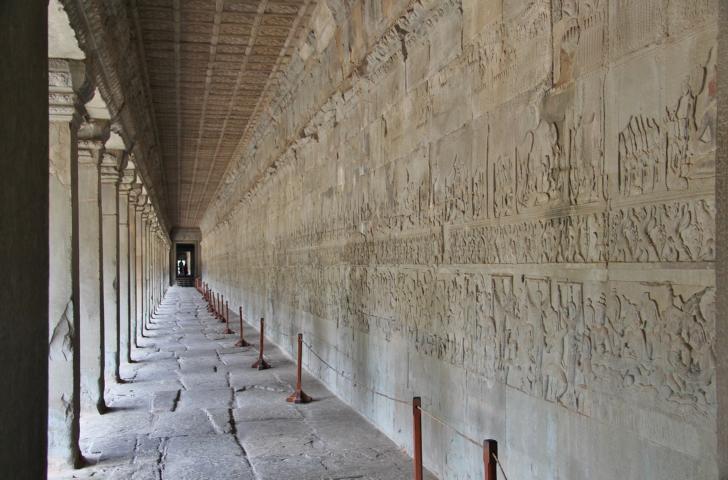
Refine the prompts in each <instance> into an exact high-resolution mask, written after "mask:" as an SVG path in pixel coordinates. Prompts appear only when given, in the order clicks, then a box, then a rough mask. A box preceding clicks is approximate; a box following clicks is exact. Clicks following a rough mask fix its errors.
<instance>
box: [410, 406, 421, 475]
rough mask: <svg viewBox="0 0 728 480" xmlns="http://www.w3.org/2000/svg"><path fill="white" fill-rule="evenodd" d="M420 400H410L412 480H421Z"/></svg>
mask: <svg viewBox="0 0 728 480" xmlns="http://www.w3.org/2000/svg"><path fill="white" fill-rule="evenodd" d="M421 405H422V400H421V399H420V397H414V398H413V399H412V417H413V421H414V425H413V428H412V431H413V436H414V448H413V454H412V460H413V462H414V475H415V478H414V480H423V478H424V477H423V476H422V412H421V411H420V406H421Z"/></svg>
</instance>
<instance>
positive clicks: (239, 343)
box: [235, 306, 251, 347]
mask: <svg viewBox="0 0 728 480" xmlns="http://www.w3.org/2000/svg"><path fill="white" fill-rule="evenodd" d="M235 346H236V347H250V346H251V345H250V344H249V343H248V342H246V341H245V337H243V307H242V306H240V340H238V341H237V343H235Z"/></svg>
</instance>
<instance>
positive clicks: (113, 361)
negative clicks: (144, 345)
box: [99, 150, 123, 384]
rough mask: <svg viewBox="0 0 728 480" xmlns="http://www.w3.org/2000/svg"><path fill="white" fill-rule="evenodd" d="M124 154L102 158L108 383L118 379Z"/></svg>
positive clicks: (103, 259) (102, 234)
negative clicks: (121, 195)
mask: <svg viewBox="0 0 728 480" xmlns="http://www.w3.org/2000/svg"><path fill="white" fill-rule="evenodd" d="M122 155H123V152H122V151H109V150H107V151H106V152H104V154H103V155H102V156H101V165H100V167H99V172H100V178H101V230H102V231H101V238H102V241H103V248H102V252H103V258H102V268H103V275H102V278H103V298H104V360H105V362H104V376H105V379H106V383H107V384H111V383H116V382H118V381H119V380H120V377H119V325H120V324H119V288H118V287H119V277H118V274H119V273H118V268H119V190H118V189H119V166H120V162H121V160H122Z"/></svg>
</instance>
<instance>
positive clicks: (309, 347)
mask: <svg viewBox="0 0 728 480" xmlns="http://www.w3.org/2000/svg"><path fill="white" fill-rule="evenodd" d="M268 328H269V329H270V330H272V331H274V332H276V333H278V334H279V335H283V336H285V337H288V338H292V337H293V335H290V334H287V333H285V332H283V331H281V330H280V329H278V328H275V327H273V326H272V325H269V327H268ZM302 344H303V345H304V346H305V347H306V349H307V350H308V351H309V352H310V353H311V354H312V355H313V356H314V357H316V358H317V359H318V360H319V361H320V362H321V363H322V364H323V365H324V366H326V367H327V368H329V369H330V370H331V371H333V372H334V373H335V374H336V375H338V376H340V377H341V378H344V379H345V380H347V381H348V382H350V383H351V384H352V386H353V387H359V388H363V389H364V390H366V391H368V392H370V393H372V394H374V395H377V396H380V397H382V398H386V399H387V400H391V401H393V402H395V403H398V404H401V405H407V406H410V405H412V402H410V401H406V400H402V399H399V398H396V397H393V396H391V395H387V394H386V393H382V392H379V391H377V390H375V389H373V388H370V387H369V386H367V385H365V384H361V383H358V382H356V381H355V380H354V379H353V378H351V377H350V376H348V375H346V374H345V373H344V372H343V371H341V372H340V371H339V370H338V369H336V368H335V367H334V366H333V365H331V364H330V363H329V362H327V361H326V360H325V359H324V358H323V357H321V355H319V354H318V352H316V350H314V348H313V346H312V345H311V344H310V343H308V342H305V341H304V342H302ZM416 408H417V409H418V410H419V411H420V412H422V414H424V415H425V416H426V417H428V418H430V419H431V420H432V421H434V422H436V423H438V424H440V425H442V426H443V427H445V428H447V429H449V430H451V431H452V432H453V433H455V434H457V435H459V436H460V437H462V438H464V439H465V440H467V441H468V442H470V443H471V444H473V445H474V446H475V447H477V448H483V445H482V444H481V442H479V441H477V440H475V439H474V438H472V437H470V436H468V435H466V434H465V433H463V432H461V431H460V430H458V429H457V428H455V427H453V426H452V425H450V424H449V423H447V422H446V421H445V420H443V419H441V418H440V417H438V416H437V415H435V414H433V413H430V412H428V411H427V410H425V409H424V408H422V407H421V406H417V407H416ZM491 456H492V457H493V459H494V460H495V462H496V464H497V465H498V469H499V470H500V472H501V474H502V475H503V478H504V480H508V476H507V475H506V472H505V469H504V468H503V465H502V464H501V462H500V459H499V458H498V456H497V455H495V453H493V454H491Z"/></svg>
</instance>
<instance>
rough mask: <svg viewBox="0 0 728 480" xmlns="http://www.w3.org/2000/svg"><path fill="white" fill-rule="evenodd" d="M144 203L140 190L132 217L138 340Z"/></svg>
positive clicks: (139, 333)
mask: <svg viewBox="0 0 728 480" xmlns="http://www.w3.org/2000/svg"><path fill="white" fill-rule="evenodd" d="M146 201H147V197H146V194H145V193H144V191H143V190H142V192H141V193H140V194H139V196H138V198H137V204H136V207H135V215H134V216H135V217H136V222H135V223H136V239H135V243H136V249H135V250H136V252H135V253H136V256H135V264H136V266H135V270H136V276H135V278H134V284H135V291H136V294H135V297H136V324H137V337H138V338H142V337H144V291H143V287H144V264H143V259H144V218H142V217H143V215H144V205H145V204H146Z"/></svg>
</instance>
